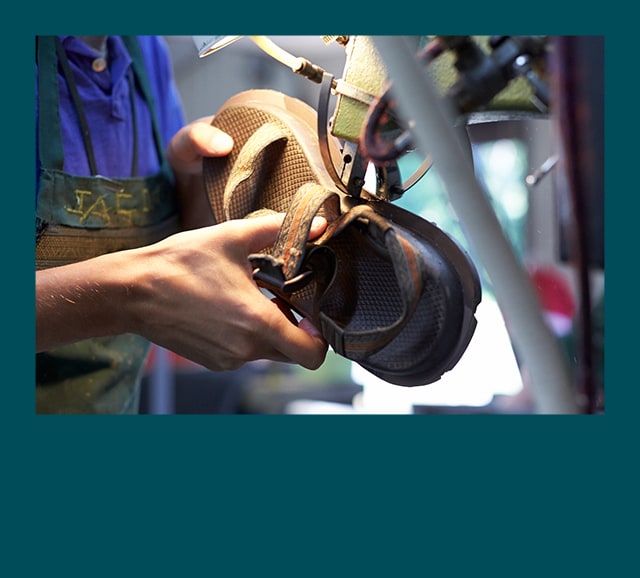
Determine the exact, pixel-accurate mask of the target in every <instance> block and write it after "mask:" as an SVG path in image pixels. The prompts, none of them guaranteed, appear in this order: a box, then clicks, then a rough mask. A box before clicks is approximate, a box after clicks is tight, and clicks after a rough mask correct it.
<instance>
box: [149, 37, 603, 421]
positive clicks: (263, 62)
mask: <svg viewBox="0 0 640 578" xmlns="http://www.w3.org/2000/svg"><path fill="white" fill-rule="evenodd" d="M165 38H166V41H167V44H168V46H169V49H170V51H171V55H172V59H173V66H174V74H175V78H176V81H177V85H178V88H179V90H180V94H181V98H182V102H183V105H184V109H185V113H186V116H187V120H188V121H191V120H194V119H196V118H199V117H202V116H208V115H211V114H215V112H216V111H217V110H218V108H219V107H220V106H221V105H222V104H223V103H224V102H225V101H226V100H227V99H228V98H229V97H231V96H233V95H234V94H236V93H238V92H241V91H243V90H247V89H254V88H272V89H275V90H279V91H282V92H284V93H286V94H288V95H290V96H293V97H296V98H299V99H301V100H303V101H305V102H307V103H308V104H309V105H311V106H313V107H314V108H317V105H318V98H319V94H320V87H319V85H318V84H314V83H313V82H310V81H309V80H307V79H305V78H303V77H302V76H300V75H297V74H295V73H293V72H292V71H291V70H290V69H289V68H287V67H286V66H284V65H283V64H282V63H281V62H278V61H277V60H275V59H274V58H272V57H270V56H269V55H267V54H266V53H265V52H263V51H262V50H260V48H258V46H256V45H255V44H254V43H253V42H252V41H251V40H250V39H249V38H248V37H243V38H240V39H239V40H237V41H236V42H234V43H232V44H230V45H228V46H227V47H225V48H224V49H223V50H222V51H219V52H216V53H214V54H211V55H209V56H207V57H205V58H200V57H199V56H198V50H197V48H196V45H195V43H194V39H193V37H191V36H167V37H165ZM269 38H270V39H271V40H273V41H274V42H276V43H277V45H279V46H281V47H282V48H283V49H285V50H287V51H288V52H290V53H292V54H294V55H296V56H301V57H304V58H306V59H308V60H310V61H311V62H313V63H314V64H317V65H318V66H320V67H321V68H323V69H325V70H326V71H328V72H330V73H332V74H333V75H334V76H335V77H336V78H340V76H341V75H342V73H343V70H344V67H345V49H344V47H343V46H341V45H339V44H337V43H335V42H333V43H329V44H327V43H326V42H325V41H323V38H322V37H320V36H271V37H269ZM466 132H467V135H468V137H469V141H470V143H471V150H472V154H473V160H474V168H475V172H476V175H477V178H478V181H479V182H480V183H482V186H483V187H484V189H485V191H486V193H487V195H488V196H489V198H490V202H491V205H492V207H493V209H494V211H495V213H496V216H497V217H498V219H499V221H500V224H501V226H502V227H503V231H504V233H505V235H506V237H507V238H508V240H509V242H510V243H511V245H512V247H513V249H514V251H515V253H516V254H517V256H518V259H519V260H520V261H521V263H522V264H523V267H524V268H525V269H526V271H527V274H528V275H529V277H530V279H531V281H532V285H533V287H534V289H535V291H536V295H537V296H538V298H539V301H540V307H541V310H542V314H543V315H544V319H545V322H546V323H548V325H549V328H550V329H551V332H552V335H553V336H555V338H557V339H558V340H559V342H560V343H561V344H562V348H563V351H565V352H566V359H567V362H568V364H569V366H570V368H571V371H572V372H575V373H576V374H578V373H579V370H580V368H579V367H578V360H579V354H578V353H579V352H578V351H577V348H578V336H577V334H576V319H577V311H578V308H579V303H580V298H581V294H582V293H581V287H580V278H579V275H578V272H577V271H576V268H575V264H574V263H572V262H571V261H570V260H569V259H567V258H566V256H565V255H564V254H563V242H564V241H563V235H564V234H565V228H566V227H563V222H562V212H563V210H566V207H565V206H564V205H563V202H564V203H565V204H566V199H565V200H564V201H563V198H562V197H561V196H559V195H558V193H557V187H556V184H557V177H556V176H555V175H554V171H553V170H551V171H549V174H546V175H544V176H542V177H541V178H540V180H539V181H537V183H536V184H532V181H531V175H533V174H534V173H535V172H536V171H537V170H538V169H540V168H541V167H543V166H544V164H545V163H548V161H549V160H550V159H551V158H553V157H554V155H555V154H556V153H557V151H558V147H559V144H558V142H559V140H558V134H557V131H556V127H555V126H554V124H553V122H552V121H551V119H550V118H549V117H548V115H538V116H536V117H532V118H522V119H518V120H512V119H511V120H504V121H493V122H485V123H483V122H480V123H477V124H472V125H469V126H468V127H467V130H466ZM422 160H423V159H422V158H421V157H420V155H419V154H418V153H417V152H416V153H410V154H407V155H405V156H404V157H403V158H402V159H401V160H400V163H401V164H400V166H401V169H402V171H403V172H405V171H406V172H407V174H410V173H411V172H412V171H414V170H416V169H417V167H418V165H419V164H420V163H421V161H422ZM528 177H529V179H528ZM528 183H529V184H528ZM397 204H399V205H401V206H403V207H404V208H406V209H409V210H411V211H412V212H415V213H417V214H419V215H421V216H422V217H423V218H425V219H427V220H429V221H432V222H435V223H436V224H437V225H438V226H439V227H440V228H441V229H443V230H444V231H446V232H447V233H448V234H450V235H451V236H453V237H454V238H456V239H457V240H458V241H459V242H460V243H461V244H462V245H463V246H464V247H465V248H466V249H467V251H468V252H469V253H470V255H471V257H472V259H473V260H474V262H475V263H476V266H477V267H478V269H479V271H480V273H481V278H482V285H483V298H482V302H481V303H480V305H479V307H478V310H477V312H476V318H477V320H478V325H477V329H476V332H475V334H474V336H473V338H472V340H471V343H470V345H469V347H468V349H467V351H466V352H465V354H464V355H463V357H462V359H461V360H460V362H459V363H458V364H457V365H456V366H455V367H454V368H453V369H452V370H451V371H449V372H448V373H445V374H444V376H443V377H442V378H441V379H440V380H439V381H437V382H436V383H433V384H430V385H426V386H418V387H410V388H405V387H401V386H396V385H391V384H388V383H386V382H384V381H382V380H380V379H378V378H376V377H375V376H373V375H371V374H370V373H368V372H366V371H365V370H363V369H362V368H361V367H360V366H358V365H357V364H353V363H351V362H349V361H348V360H346V359H344V358H342V357H340V356H338V355H336V354H334V353H333V352H332V351H329V353H328V355H327V359H326V361H325V363H324V365H323V366H322V367H321V368H320V369H318V370H316V371H308V370H305V369H303V368H300V367H297V366H291V365H288V364H282V363H274V362H266V361H257V362H253V363H250V364H247V365H246V366H245V367H243V368H242V369H240V370H237V371H230V372H220V373H215V372H210V371H208V370H206V369H204V368H202V367H200V366H197V365H195V364H193V363H191V362H188V361H186V360H184V359H182V358H179V357H177V356H175V355H174V354H172V353H170V352H168V351H165V350H162V349H160V348H157V347H154V349H153V350H152V354H151V356H150V359H149V363H148V367H147V370H146V374H145V377H144V381H143V395H142V401H141V412H142V413H153V414H349V415H358V414H425V413H426V414H469V413H473V414H475V413H481V414H514V413H517V414H534V413H538V412H539V408H538V407H537V406H536V403H535V395H532V391H531V384H530V383H528V377H527V376H528V374H527V371H526V368H523V367H522V364H521V360H520V358H519V356H518V353H517V351H515V348H514V345H513V343H512V339H511V338H510V335H509V331H508V324H507V322H506V321H505V318H504V315H503V311H502V309H501V306H500V304H499V303H498V301H497V299H496V296H495V291H494V288H493V286H492V284H491V282H490V280H489V277H488V276H487V275H486V272H485V271H484V269H483V268H482V264H481V262H480V261H479V260H478V259H477V258H475V257H477V255H476V253H475V249H474V247H473V245H472V244H471V243H470V242H469V239H468V238H467V236H465V234H464V232H463V227H462V226H461V223H460V220H459V219H458V217H457V216H456V213H455V211H454V209H453V207H452V204H451V202H450V200H449V198H448V195H447V192H446V188H445V187H444V186H443V182H442V179H441V177H440V175H439V174H438V171H437V167H436V166H434V167H432V168H431V169H430V170H429V171H428V172H427V173H426V174H425V176H424V177H423V178H422V179H420V180H419V181H418V182H417V183H416V184H415V185H414V186H413V187H412V188H411V189H409V190H408V191H407V192H406V193H405V194H404V196H403V197H402V198H401V199H399V200H398V201H397ZM589 283H590V290H591V298H592V301H591V303H593V304H595V306H594V311H596V313H597V315H596V313H594V315H593V319H592V325H591V326H590V332H591V337H592V340H593V341H594V342H597V349H596V359H595V362H594V364H595V373H596V378H597V381H598V391H599V393H598V396H599V397H598V400H597V401H596V402H593V401H592V402H591V405H590V409H589V412H600V411H603V410H604V399H603V395H604V394H603V373H602V372H603V348H604V345H603V310H602V309H601V308H603V307H604V266H603V265H601V264H596V266H594V267H592V268H591V270H590V274H589ZM575 393H576V396H577V397H579V396H580V395H581V392H580V391H579V390H576V392H575ZM582 394H584V393H583V392H582ZM579 407H584V404H583V405H582V406H579Z"/></svg>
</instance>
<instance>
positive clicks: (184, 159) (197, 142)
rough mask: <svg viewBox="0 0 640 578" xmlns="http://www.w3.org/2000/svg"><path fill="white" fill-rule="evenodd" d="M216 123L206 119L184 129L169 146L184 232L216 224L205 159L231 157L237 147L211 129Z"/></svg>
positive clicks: (169, 157)
mask: <svg viewBox="0 0 640 578" xmlns="http://www.w3.org/2000/svg"><path fill="white" fill-rule="evenodd" d="M212 120H213V117H212V116H208V117H203V118H200V119H198V120H195V121H193V122H191V123H189V124H187V125H185V126H183V127H182V128H181V129H180V130H179V131H178V132H177V133H176V134H175V135H174V136H173V138H172V139H171V140H170V141H169V144H168V146H167V161H168V162H169V165H170V166H171V168H172V170H173V173H174V176H175V179H176V189H177V192H178V203H179V207H180V215H181V222H182V226H183V228H184V229H193V228H197V227H202V226H205V225H211V224H213V217H212V215H211V208H210V205H209V202H208V199H207V196H206V192H205V190H204V182H203V179H202V159H203V158H204V157H218V156H225V155H228V154H229V152H230V151H231V149H232V147H233V139H232V138H231V137H230V136H229V135H228V134H226V133H225V132H222V131H221V130H220V129H219V128H216V127H213V126H211V121H212Z"/></svg>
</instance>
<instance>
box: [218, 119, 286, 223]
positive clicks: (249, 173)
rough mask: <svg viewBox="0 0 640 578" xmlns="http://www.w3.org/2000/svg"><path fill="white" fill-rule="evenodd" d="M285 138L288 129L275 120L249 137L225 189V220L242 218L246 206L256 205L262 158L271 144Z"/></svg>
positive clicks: (232, 169) (245, 212)
mask: <svg viewBox="0 0 640 578" xmlns="http://www.w3.org/2000/svg"><path fill="white" fill-rule="evenodd" d="M286 139H287V133H286V131H285V130H284V129H283V128H282V127H281V126H279V125H277V124H275V123H266V124H263V125H262V126H261V127H260V128H259V129H258V130H256V131H255V132H254V133H253V134H252V135H251V136H250V137H249V138H248V139H247V141H246V142H245V143H244V145H243V147H242V149H241V150H240V153H239V154H238V158H237V159H236V161H235V163H234V165H233V167H232V168H231V172H230V174H229V179H228V181H227V184H226V186H225V189H224V198H223V207H224V216H225V219H227V220H231V219H241V218H243V217H244V216H245V215H246V214H247V211H245V210H243V208H242V207H243V206H244V207H246V206H247V205H248V206H250V207H252V208H253V207H254V206H255V203H254V201H255V196H256V194H257V193H258V191H260V187H259V186H257V181H258V179H259V178H260V171H261V170H263V165H264V164H265V163H262V162H260V157H261V156H262V155H264V154H265V153H266V152H267V149H268V148H269V147H271V146H273V145H274V144H275V143H278V142H283V143H284V142H286ZM248 197H250V198H248ZM249 212H250V211H249Z"/></svg>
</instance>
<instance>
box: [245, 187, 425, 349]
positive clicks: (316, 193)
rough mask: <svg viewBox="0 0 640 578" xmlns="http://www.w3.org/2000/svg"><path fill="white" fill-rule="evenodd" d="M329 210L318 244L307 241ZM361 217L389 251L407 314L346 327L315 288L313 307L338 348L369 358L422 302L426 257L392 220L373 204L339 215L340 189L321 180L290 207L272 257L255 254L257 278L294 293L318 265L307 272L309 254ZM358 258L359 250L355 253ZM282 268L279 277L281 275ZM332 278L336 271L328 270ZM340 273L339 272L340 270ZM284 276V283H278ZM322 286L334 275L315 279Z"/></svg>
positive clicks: (301, 191)
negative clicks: (331, 314)
mask: <svg viewBox="0 0 640 578" xmlns="http://www.w3.org/2000/svg"><path fill="white" fill-rule="evenodd" d="M321 209H323V210H324V216H325V217H326V218H327V221H328V226H327V229H326V231H325V232H324V233H323V235H322V236H321V237H320V238H319V239H317V240H315V241H314V242H313V243H309V242H308V240H307V239H308V236H309V231H310V228H311V222H312V220H313V218H314V217H315V216H316V215H317V214H318V213H319V211H320V210H321ZM356 219H361V220H363V222H366V223H367V228H368V230H367V233H368V234H369V235H371V236H372V237H374V236H375V237H377V239H376V240H373V239H372V242H380V243H381V244H383V245H384V247H385V248H386V250H387V251H388V253H389V260H390V262H391V263H392V265H393V269H394V274H395V276H396V280H397V284H398V289H399V292H400V298H401V299H400V300H401V303H402V312H401V314H400V315H399V316H398V318H397V320H396V321H395V322H394V323H392V324H390V325H388V326H386V327H375V328H373V329H371V330H367V331H352V330H348V329H347V330H345V329H344V328H343V327H341V326H340V325H338V324H337V323H336V322H335V321H334V320H333V319H331V318H330V317H328V316H327V315H325V314H324V313H322V311H321V306H322V304H321V300H322V293H323V292H322V293H319V292H316V296H315V303H314V308H315V309H316V310H317V311H318V321H319V322H320V324H321V327H322V331H323V334H324V336H325V338H326V339H327V341H328V342H329V343H330V344H331V346H332V347H333V349H334V351H336V353H338V354H340V355H347V356H348V357H349V358H350V359H353V360H357V359H365V358H366V357H368V356H370V355H371V354H372V353H373V352H374V351H377V350H379V349H381V348H382V347H384V346H385V345H386V344H387V343H389V342H390V341H391V340H392V339H393V338H394V337H396V336H397V335H398V334H399V333H400V332H401V331H402V329H403V328H404V326H405V325H406V323H407V322H408V320H409V319H410V318H411V317H412V315H413V312H414V311H415V309H416V306H417V304H418V302H419V300H420V297H421V295H422V289H423V284H424V281H423V267H422V265H421V258H420V257H419V255H418V253H417V251H416V250H414V248H413V246H412V245H411V243H410V242H409V241H408V240H407V239H406V238H404V237H403V236H402V235H400V234H398V233H397V232H396V230H395V229H394V228H393V226H392V224H391V223H390V222H389V221H387V220H386V219H384V218H383V217H381V216H380V215H378V214H377V213H375V211H374V210H373V209H372V207H371V206H370V205H369V204H366V203H364V204H359V205H356V206H354V207H353V208H351V209H350V210H348V211H347V212H345V213H342V214H340V196H339V194H338V193H336V192H335V191H331V190H328V189H326V188H325V187H323V186H321V185H318V184H316V183H307V184H305V185H302V186H301V187H300V188H299V189H298V191H297V193H296V194H295V196H294V198H293V200H292V202H291V205H290V208H289V210H288V211H287V214H286V216H285V219H284V222H283V224H282V227H281V228H280V232H279V234H278V238H277V239H276V242H275V244H274V247H273V251H272V253H271V254H270V255H264V254H260V255H251V256H250V260H251V261H252V263H253V265H254V267H256V271H255V273H254V277H255V278H256V279H258V280H262V281H263V283H265V285H266V287H267V288H269V280H271V281H272V282H276V283H278V285H277V286H275V287H273V289H275V290H276V291H283V290H284V291H285V292H287V290H288V291H289V292H293V291H295V290H297V289H298V288H300V286H304V284H306V283H308V282H310V281H311V278H312V277H313V273H314V271H313V269H311V270H310V271H307V270H306V265H307V264H308V262H309V257H310V255H311V254H312V253H313V251H314V250H317V249H321V248H325V247H326V248H328V249H330V245H329V244H328V243H329V241H330V240H331V238H332V237H334V236H335V235H337V234H339V233H340V232H341V231H343V230H344V229H345V228H346V227H347V226H348V225H349V224H350V223H352V222H353V221H355V220H356ZM353 258H354V259H358V254H357V253H354V255H353ZM278 269H279V272H280V275H279V276H278ZM324 273H325V275H326V276H328V277H332V276H333V274H334V272H333V271H332V272H326V271H325V272H324ZM338 274H339V273H338ZM278 277H279V281H276V280H277V279H278ZM316 281H317V282H318V283H320V285H321V286H322V287H323V288H326V287H327V286H328V284H329V279H328V278H327V279H316Z"/></svg>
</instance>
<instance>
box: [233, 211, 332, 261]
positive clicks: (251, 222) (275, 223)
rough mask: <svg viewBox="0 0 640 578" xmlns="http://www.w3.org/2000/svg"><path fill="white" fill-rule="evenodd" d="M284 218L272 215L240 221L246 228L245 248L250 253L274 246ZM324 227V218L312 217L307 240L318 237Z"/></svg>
mask: <svg viewBox="0 0 640 578" xmlns="http://www.w3.org/2000/svg"><path fill="white" fill-rule="evenodd" d="M284 216H285V214H284V213H273V214H270V215H264V216H260V217H252V218H249V219H243V220H242V222H243V223H245V226H246V227H247V229H246V232H247V248H248V250H249V252H250V253H255V252H258V251H261V250H263V249H265V248H266V247H272V246H273V245H274V244H275V242H276V240H277V238H278V233H279V232H280V227H281V226H282V222H283V220H284ZM326 227H327V221H326V219H325V218H324V217H314V219H313V221H312V222H311V230H310V231H309V238H312V239H313V238H315V237H318V236H319V235H320V234H322V232H323V231H324V230H325V229H326Z"/></svg>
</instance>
